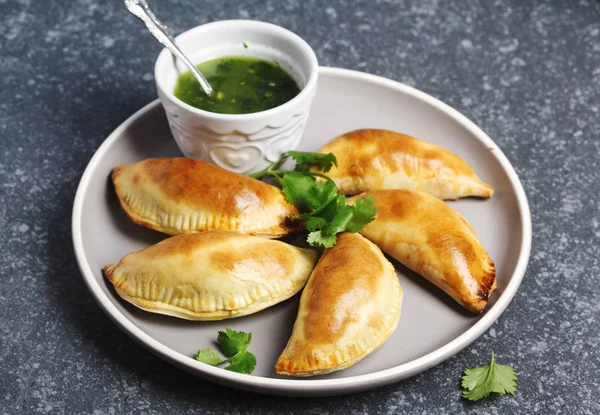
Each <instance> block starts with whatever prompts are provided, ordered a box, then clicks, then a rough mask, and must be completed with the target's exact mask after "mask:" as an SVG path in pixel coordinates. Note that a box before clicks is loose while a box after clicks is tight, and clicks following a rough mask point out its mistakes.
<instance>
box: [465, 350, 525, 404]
mask: <svg viewBox="0 0 600 415" xmlns="http://www.w3.org/2000/svg"><path fill="white" fill-rule="evenodd" d="M462 387H463V388H465V389H466V390H465V391H463V395H462V396H463V398H466V399H469V400H471V401H478V400H480V399H483V398H486V397H488V396H489V395H490V393H492V392H496V393H500V394H503V395H505V394H507V393H508V394H511V395H514V394H515V392H516V390H517V375H516V374H515V371H514V370H513V368H512V367H510V366H506V365H499V364H497V363H496V361H495V360H494V351H493V350H492V361H491V363H490V364H489V365H486V366H480V367H476V368H473V369H467V370H465V374H464V376H463V378H462Z"/></svg>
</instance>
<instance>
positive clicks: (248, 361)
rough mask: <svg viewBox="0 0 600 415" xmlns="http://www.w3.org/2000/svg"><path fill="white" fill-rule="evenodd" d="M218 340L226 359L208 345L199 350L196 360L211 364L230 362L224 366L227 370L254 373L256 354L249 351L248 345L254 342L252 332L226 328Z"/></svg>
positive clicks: (220, 333)
mask: <svg viewBox="0 0 600 415" xmlns="http://www.w3.org/2000/svg"><path fill="white" fill-rule="evenodd" d="M217 341H218V342H219V346H220V347H221V351H222V352H223V354H224V355H225V357H226V359H224V360H222V359H221V356H219V354H218V353H217V352H216V351H215V350H213V349H211V348H209V347H207V348H205V349H200V350H198V354H197V355H196V360H197V361H199V362H202V363H206V364H209V365H211V366H217V365H220V364H222V363H229V365H228V366H226V367H225V368H224V369H225V370H230V371H232V372H238V373H252V371H253V370H254V368H255V367H256V356H254V355H253V354H252V353H250V352H249V351H248V346H250V342H252V333H245V332H243V331H235V330H231V329H225V331H219V335H218V337H217Z"/></svg>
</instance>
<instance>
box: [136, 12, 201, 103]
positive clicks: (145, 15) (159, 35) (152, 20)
mask: <svg viewBox="0 0 600 415" xmlns="http://www.w3.org/2000/svg"><path fill="white" fill-rule="evenodd" d="M125 6H126V7H127V10H129V11H130V12H131V14H133V15H134V16H137V17H139V18H140V20H142V21H143V22H144V23H146V27H147V28H148V30H149V31H150V33H152V35H153V36H154V37H155V38H156V39H157V40H158V41H159V42H160V43H162V44H163V45H165V46H166V47H167V49H169V50H170V51H171V53H172V54H173V55H175V56H176V57H178V58H179V59H181V60H182V61H183V63H184V64H185V65H186V66H187V67H188V69H189V70H190V71H191V72H192V75H194V77H195V78H196V80H197V81H198V83H200V86H201V87H202V89H203V90H204V92H205V93H206V95H211V94H212V92H213V89H212V87H211V86H210V84H209V83H208V81H207V80H206V78H205V77H204V76H203V75H202V74H201V73H200V71H199V70H198V69H197V68H196V67H195V66H194V64H193V63H192V62H191V61H190V60H189V59H188V58H187V57H186V56H185V55H184V54H183V52H182V51H181V50H180V49H179V48H178V47H177V45H175V39H174V38H173V36H171V35H170V34H169V29H168V28H167V26H165V25H164V24H163V23H162V22H160V21H159V20H158V19H157V18H156V16H154V13H152V10H150V7H148V3H147V2H146V0H125Z"/></svg>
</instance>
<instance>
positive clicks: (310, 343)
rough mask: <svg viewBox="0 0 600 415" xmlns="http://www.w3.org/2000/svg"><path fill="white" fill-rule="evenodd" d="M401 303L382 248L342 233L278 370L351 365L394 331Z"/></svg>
mask: <svg viewBox="0 0 600 415" xmlns="http://www.w3.org/2000/svg"><path fill="white" fill-rule="evenodd" d="M401 304H402V289H401V288H400V283H399V282H398V276H397V275H396V271H395V270H394V267H393V266H392V264H391V263H390V262H389V261H388V260H387V259H386V258H385V256H384V255H383V253H382V252H381V250H380V249H379V248H377V246H375V245H374V244H372V243H371V242H369V241H368V240H367V239H365V238H363V237H362V236H360V235H359V234H352V233H343V234H340V235H339V236H338V240H337V243H336V245H335V246H334V247H333V248H330V249H328V250H326V251H325V253H324V254H323V256H322V257H321V259H320V260H319V262H318V263H317V266H316V267H315V269H314V271H313V272H312V274H311V276H310V278H309V280H308V283H307V284H306V287H305V288H304V290H303V291H302V296H301V297H300V307H299V310H298V317H297V318H296V322H295V324H294V330H293V333H292V336H291V338H290V340H289V342H288V344H287V346H286V348H285V350H284V351H283V353H282V354H281V356H280V357H279V359H278V360H277V363H276V365H275V370H276V371H277V373H279V374H284V375H291V376H312V375H321V374H325V373H329V372H333V371H336V370H340V369H345V368H347V367H349V366H352V365H353V364H355V363H356V362H358V361H359V360H360V359H362V358H363V357H365V356H366V355H368V354H369V353H371V352H373V351H374V350H375V349H377V348H378V347H379V346H381V345H382V344H383V343H384V342H385V341H386V340H387V339H388V337H390V335H391V334H392V333H393V332H394V330H395V329H396V326H397V325H398V320H399V319H400V308H401Z"/></svg>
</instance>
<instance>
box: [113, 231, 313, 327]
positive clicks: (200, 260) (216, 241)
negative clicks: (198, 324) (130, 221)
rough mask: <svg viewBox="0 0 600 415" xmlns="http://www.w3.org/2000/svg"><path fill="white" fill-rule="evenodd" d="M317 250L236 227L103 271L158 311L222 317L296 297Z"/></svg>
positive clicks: (121, 290)
mask: <svg viewBox="0 0 600 415" xmlns="http://www.w3.org/2000/svg"><path fill="white" fill-rule="evenodd" d="M315 261H316V252H314V251H311V250H309V249H302V248H297V247H295V246H292V245H288V244H286V243H284V242H280V241H273V240H269V239H264V238H260V237H257V236H250V235H243V234H238V233H233V232H217V231H207V232H199V233H193V234H185V235H178V236H173V237H171V238H168V239H165V240H163V241H162V242H159V243H157V244H156V245H152V246H150V247H148V248H146V249H143V250H141V251H138V252H133V253H130V254H128V255H126V256H125V257H124V258H123V259H122V260H121V261H120V262H119V263H118V264H113V265H107V266H106V267H104V273H105V274H106V277H107V278H108V279H109V281H110V282H112V283H113V285H114V287H115V290H116V291H117V294H119V296H121V297H122V298H123V299H124V300H126V301H129V302H130V303H131V304H133V305H135V306H137V307H139V308H141V309H143V310H146V311H150V312H153V313H158V314H166V315H170V316H174V317H179V318H184V319H187V320H222V319H225V318H233V317H240V316H244V315H247V314H252V313H256V312H257V311H260V310H263V309H265V308H267V307H270V306H272V305H274V304H277V303H279V302H281V301H283V300H286V299H288V298H290V297H291V296H293V295H294V294H296V293H297V292H298V291H300V289H301V288H302V287H303V286H304V284H305V283H306V281H307V279H308V277H309V275H310V272H311V271H312V269H313V267H314V265H315Z"/></svg>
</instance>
